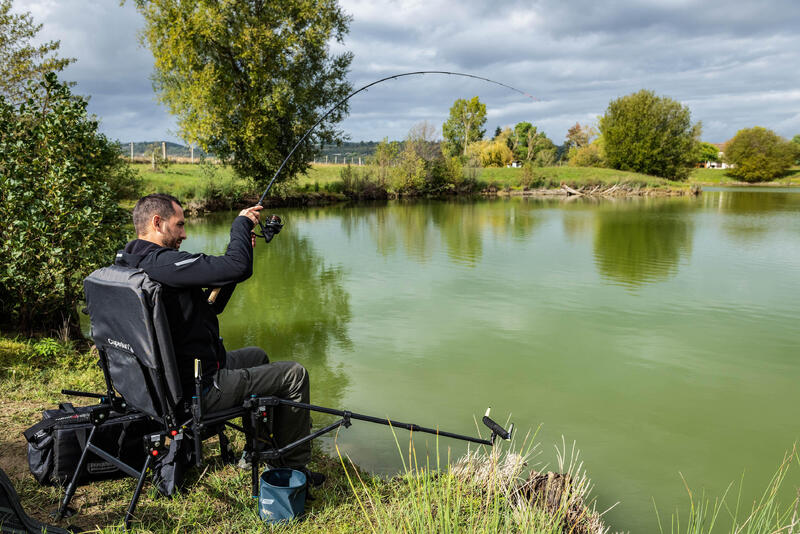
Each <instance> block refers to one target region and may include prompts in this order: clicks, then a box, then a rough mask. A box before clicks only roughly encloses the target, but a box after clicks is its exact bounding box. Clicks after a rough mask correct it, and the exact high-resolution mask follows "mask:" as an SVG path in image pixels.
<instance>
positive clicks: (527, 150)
mask: <svg viewBox="0 0 800 534" xmlns="http://www.w3.org/2000/svg"><path fill="white" fill-rule="evenodd" d="M510 140H511V142H510V148H511V150H512V152H513V153H514V158H515V159H517V160H519V161H523V162H533V163H535V164H536V165H537V166H539V167H542V166H546V165H542V163H543V162H544V163H545V164H552V163H550V160H551V159H553V160H554V156H555V152H553V154H552V155H551V154H549V153H548V155H547V156H542V157H539V154H540V153H541V152H542V151H549V150H555V145H554V144H553V142H552V141H551V140H550V139H549V138H548V137H547V135H545V133H544V132H540V131H539V130H538V129H537V128H536V126H534V125H533V124H531V123H530V122H518V123H517V124H516V125H515V126H514V131H513V132H512V133H511V137H510ZM537 162H538V163H537Z"/></svg>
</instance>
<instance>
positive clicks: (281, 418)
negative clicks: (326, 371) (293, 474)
mask: <svg viewBox="0 0 800 534" xmlns="http://www.w3.org/2000/svg"><path fill="white" fill-rule="evenodd" d="M214 384H215V385H214V386H212V387H211V389H210V390H209V391H208V393H206V394H205V395H204V396H203V409H204V410H206V411H216V410H224V409H226V408H233V407H234V406H241V405H242V403H243V402H244V401H245V399H247V398H249V397H250V395H274V396H276V397H280V398H282V399H287V400H292V401H295V402H305V403H307V402H309V383H308V372H307V371H306V369H305V367H303V366H302V365H300V364H299V363H297V362H286V361H280V362H272V363H270V361H269V358H268V357H267V353H266V352H264V351H263V350H262V349H260V348H258V347H245V348H243V349H239V350H232V351H230V352H229V353H228V354H227V363H226V364H225V368H224V369H220V370H219V371H217V372H216V374H215V376H214ZM273 430H274V439H275V442H276V444H277V446H278V447H283V446H284V445H287V444H289V443H291V442H293V441H295V440H297V439H300V438H302V437H304V436H307V435H308V433H309V431H310V430H311V414H310V412H309V411H308V410H301V409H299V408H291V407H288V406H278V407H277V408H275V421H274V423H273ZM260 437H261V438H263V439H268V436H260ZM309 460H311V444H310V442H309V443H305V444H303V445H300V446H299V447H296V448H294V449H293V450H291V451H290V452H289V453H287V454H286V456H284V457H283V458H282V462H281V463H282V464H283V465H284V466H287V467H301V466H304V465H306V464H307V463H308V462H309Z"/></svg>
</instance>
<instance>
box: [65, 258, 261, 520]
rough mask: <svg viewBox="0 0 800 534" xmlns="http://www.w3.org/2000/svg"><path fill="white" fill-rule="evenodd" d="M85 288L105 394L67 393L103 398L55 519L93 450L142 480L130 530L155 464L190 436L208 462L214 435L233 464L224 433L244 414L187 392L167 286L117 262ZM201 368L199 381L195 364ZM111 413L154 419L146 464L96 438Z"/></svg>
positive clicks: (133, 502) (130, 514)
mask: <svg viewBox="0 0 800 534" xmlns="http://www.w3.org/2000/svg"><path fill="white" fill-rule="evenodd" d="M84 290H85V294H86V303H87V308H88V312H89V316H90V318H91V325H92V326H91V337H92V338H93V339H94V342H95V345H96V346H97V350H98V353H99V365H100V367H101V368H102V370H103V375H104V377H105V383H106V393H105V394H104V395H99V394H83V393H81V392H76V391H72V390H64V391H63V393H67V394H73V395H75V394H77V395H85V396H91V397H99V398H100V403H99V404H98V405H96V406H94V407H93V408H92V410H91V412H90V413H89V414H88V415H87V417H88V419H89V421H90V422H91V423H92V425H93V426H92V430H91V431H90V433H89V437H88V438H87V439H86V443H85V445H84V446H83V451H82V453H81V457H80V460H79V462H78V465H77V467H76V469H75V473H74V475H73V476H72V478H71V480H70V482H69V484H68V485H67V487H66V492H65V495H64V499H63V501H62V502H61V505H60V507H59V509H58V512H57V518H58V519H61V518H63V517H64V516H65V515H67V514H68V513H69V509H68V506H69V503H70V501H71V500H72V497H73V496H74V494H75V490H76V488H77V485H78V482H79V479H80V477H81V474H82V471H83V469H84V467H85V465H86V459H87V454H88V453H92V454H94V455H96V456H98V457H100V458H101V459H103V460H105V461H107V462H109V463H111V464H113V465H115V466H117V467H118V468H119V469H120V470H121V471H122V472H124V473H125V474H127V475H129V476H132V477H134V478H136V479H137V480H138V481H137V484H136V489H135V491H134V493H133V496H132V498H131V501H130V504H129V506H128V510H127V512H126V514H125V528H127V527H128V526H129V525H130V521H131V519H132V517H133V512H134V510H135V508H136V503H137V501H138V499H139V496H140V494H141V491H142V487H143V485H144V482H145V477H146V476H147V472H148V470H150V469H151V467H152V466H153V462H154V461H156V460H157V459H159V458H160V457H161V458H164V457H165V455H168V454H174V453H175V451H177V450H178V448H179V446H180V442H181V440H183V439H184V438H190V439H192V440H193V441H194V460H195V463H196V465H198V466H199V465H201V464H202V449H201V442H202V440H203V439H205V438H207V437H211V436H212V435H214V434H215V433H216V434H218V435H219V438H220V449H221V453H222V457H223V460H224V461H226V462H232V461H233V457H232V453H231V451H230V448H229V446H228V440H227V438H226V436H225V434H224V433H223V432H222V431H221V430H222V429H223V428H224V425H225V423H226V422H229V420H230V419H234V418H237V417H241V416H242V415H243V408H234V409H228V410H223V411H218V412H214V413H208V414H204V413H203V412H202V407H201V399H200V394H199V393H200V391H199V389H200V388H199V387H198V391H197V392H196V394H195V395H193V396H189V395H188V394H187V392H184V391H182V388H181V382H180V379H179V374H178V368H177V364H176V360H175V355H174V349H173V345H172V337H171V335H170V330H169V325H168V323H167V318H166V314H165V308H164V303H163V300H162V293H161V286H160V284H158V283H157V282H154V281H153V280H151V279H150V278H149V277H148V276H147V274H146V273H144V272H143V271H141V270H138V269H131V268H125V267H119V266H110V267H105V268H102V269H98V270H97V271H95V272H93V273H92V274H91V275H89V276H88V277H87V278H86V279H85V280H84ZM195 369H196V370H195V375H196V381H197V384H198V386H199V384H200V376H199V372H198V369H197V365H196V366H195ZM112 410H113V411H115V412H123V413H141V414H145V415H146V416H148V417H149V418H150V419H151V420H152V421H153V425H154V428H156V429H157V431H155V432H152V433H149V434H147V435H146V436H145V437H144V444H143V445H144V447H145V449H146V452H147V457H146V460H145V462H144V465H143V466H131V465H128V464H127V463H125V462H123V461H122V460H121V459H120V458H118V457H116V456H114V455H113V454H111V453H110V452H109V451H106V450H103V449H102V448H100V447H98V446H97V444H95V442H94V441H93V438H94V436H95V432H96V431H97V430H98V429H99V428H101V427H102V426H103V425H104V424H105V423H106V421H108V420H109V416H110V414H111V411H112ZM246 423H247V422H246ZM232 426H234V427H235V428H237V429H238V430H241V431H243V432H245V433H246V434H248V435H250V434H253V433H252V432H250V430H249V428H242V427H239V426H236V425H232ZM245 426H249V425H248V424H246V425H245ZM70 515H71V514H70Z"/></svg>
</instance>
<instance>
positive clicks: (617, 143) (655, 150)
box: [600, 90, 700, 180]
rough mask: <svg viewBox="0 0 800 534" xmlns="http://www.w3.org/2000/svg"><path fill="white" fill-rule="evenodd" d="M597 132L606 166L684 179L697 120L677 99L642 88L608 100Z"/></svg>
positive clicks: (695, 135)
mask: <svg viewBox="0 0 800 534" xmlns="http://www.w3.org/2000/svg"><path fill="white" fill-rule="evenodd" d="M600 132H601V134H602V136H603V139H604V144H605V146H604V148H605V155H606V162H607V164H608V166H609V167H611V168H613V169H620V170H623V171H634V172H640V173H644V174H652V175H654V176H660V177H662V178H668V179H670V180H685V179H686V178H688V176H689V171H690V168H691V165H692V160H693V156H694V154H695V145H696V143H697V139H698V137H699V136H700V124H699V123H695V124H692V122H691V113H690V112H689V108H687V107H685V106H683V105H681V103H680V102H676V101H675V100H672V99H671V98H667V97H659V96H656V95H655V93H654V92H652V91H646V90H641V91H639V92H638V93H634V94H631V95H628V96H623V97H621V98H618V99H617V100H613V101H612V102H611V103H609V105H608V109H607V110H606V113H605V115H603V116H602V117H601V118H600Z"/></svg>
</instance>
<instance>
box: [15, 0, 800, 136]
mask: <svg viewBox="0 0 800 534" xmlns="http://www.w3.org/2000/svg"><path fill="white" fill-rule="evenodd" d="M14 5H15V10H16V11H23V10H27V11H30V12H31V13H32V14H33V16H34V19H35V20H36V21H37V22H40V23H43V24H44V27H43V29H42V31H41V33H40V36H41V37H42V38H43V39H46V40H49V39H58V40H60V41H61V55H62V56H71V57H75V58H77V59H78V61H77V62H76V63H74V64H73V65H71V66H70V67H68V68H67V69H66V70H65V72H64V73H63V75H62V77H63V78H65V79H69V80H74V81H76V82H77V88H76V92H78V93H80V94H83V95H89V96H90V97H91V100H90V106H89V109H90V111H91V112H93V113H95V114H96V115H97V116H98V117H99V118H100V120H101V129H102V131H103V132H104V133H105V134H106V135H108V136H109V137H111V138H113V139H119V140H121V141H146V140H147V141H152V140H161V139H165V140H170V141H176V142H180V139H179V138H178V137H177V135H176V131H177V127H176V123H175V121H174V119H173V118H172V116H170V114H169V113H168V112H167V110H166V109H165V108H164V107H162V106H160V105H159V104H158V103H156V100H155V95H154V93H153V90H152V86H151V84H150V79H149V76H150V73H151V72H152V68H153V59H152V55H151V54H150V52H149V50H147V49H145V48H142V47H141V46H140V45H139V41H138V37H137V32H138V31H139V29H140V28H141V27H142V22H143V21H142V18H141V17H140V16H139V15H138V14H137V13H136V10H135V9H134V8H133V6H132V4H131V2H128V3H127V4H125V5H124V6H119V5H118V2H116V1H110V0H96V1H87V0H42V1H24V0H15V3H14ZM341 5H342V7H343V8H344V10H345V11H346V12H347V13H349V14H350V15H352V17H353V21H352V23H351V25H350V33H349V35H348V36H347V39H346V41H345V43H344V48H345V49H347V50H350V51H352V52H353V53H354V54H355V58H354V60H353V63H352V67H351V72H350V81H351V82H352V84H353V86H354V87H356V88H357V87H360V86H362V85H365V84H367V83H369V82H371V81H373V80H375V79H378V78H381V77H384V76H387V75H390V74H395V73H399V72H404V71H416V70H449V71H460V72H466V73H471V74H475V75H479V76H484V77H488V78H492V79H495V80H498V81H501V82H503V83H506V84H508V85H512V86H514V87H517V88H519V89H521V90H523V91H526V92H528V93H530V94H532V95H534V96H536V97H537V98H538V100H537V101H533V100H531V99H529V98H526V97H524V96H522V95H520V94H519V93H515V92H513V91H509V90H508V89H504V88H502V87H499V86H496V85H491V84H488V83H485V82H481V81H478V80H470V79H465V78H456V77H450V76H438V77H437V76H433V75H426V76H424V77H408V78H403V79H400V80H395V81H390V82H387V83H384V84H381V85H378V86H376V87H374V88H372V89H370V91H369V92H366V93H361V94H360V95H358V96H356V97H355V98H354V99H353V100H351V113H350V116H349V117H348V118H347V119H345V121H344V122H343V123H342V125H341V126H342V128H343V129H344V131H345V132H346V133H347V134H349V136H350V138H351V140H353V141H361V140H378V139H381V138H383V137H389V138H390V139H402V138H403V137H405V135H406V134H407V132H408V130H409V128H410V127H411V126H413V125H414V124H415V123H417V122H421V121H425V120H427V121H430V122H431V123H433V124H434V125H436V127H437V129H438V130H439V131H441V123H442V122H443V121H444V120H446V118H447V114H448V110H449V108H450V106H451V105H452V103H453V101H454V100H455V99H457V98H471V97H473V96H479V97H480V99H481V101H482V102H484V103H485V104H486V107H487V110H488V120H487V123H486V129H487V134H491V133H492V132H493V131H494V128H495V127H496V126H506V125H513V124H515V123H516V122H519V121H522V120H527V121H530V122H532V123H534V124H535V125H537V126H539V128H540V129H543V130H544V131H545V132H546V133H547V135H548V136H549V137H550V138H551V139H552V140H553V141H554V142H556V143H561V142H562V141H563V139H564V136H565V133H566V131H567V128H569V126H571V125H572V124H574V123H575V122H581V123H593V122H594V121H596V118H597V116H598V115H601V114H602V113H603V112H604V111H605V109H606V107H607V105H608V102H609V101H610V100H611V99H614V98H617V97H619V96H622V95H626V94H629V93H632V92H635V91H638V90H639V89H642V88H646V89H652V90H654V91H655V92H656V93H657V94H659V95H664V96H669V97H671V98H674V99H676V100H679V101H680V102H682V103H684V104H686V105H688V106H689V108H690V109H691V112H692V118H693V120H695V121H697V120H700V121H702V123H703V136H702V137H703V140H705V141H710V142H723V141H726V140H727V139H729V138H730V137H732V136H733V135H734V134H735V133H736V132H737V131H738V130H739V129H741V128H748V127H752V126H764V127H767V128H770V129H773V130H775V131H776V132H778V133H779V134H781V135H783V136H785V137H789V138H791V137H792V136H793V135H795V134H798V133H800V31H798V30H800V1H798V0H767V1H757V0H752V1H744V0H727V1H719V0H660V1H651V2H648V1H641V0H640V1H635V0H606V1H604V2H597V1H596V0H569V1H564V0H560V1H559V0H541V1H539V0H527V1H525V2H514V1H507V2H502V1H501V2H491V1H488V0H487V1H474V0H461V1H459V2H455V1H450V2H443V1H436V0H411V1H407V0H399V1H385V0H341ZM338 49H339V48H337V50H338Z"/></svg>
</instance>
